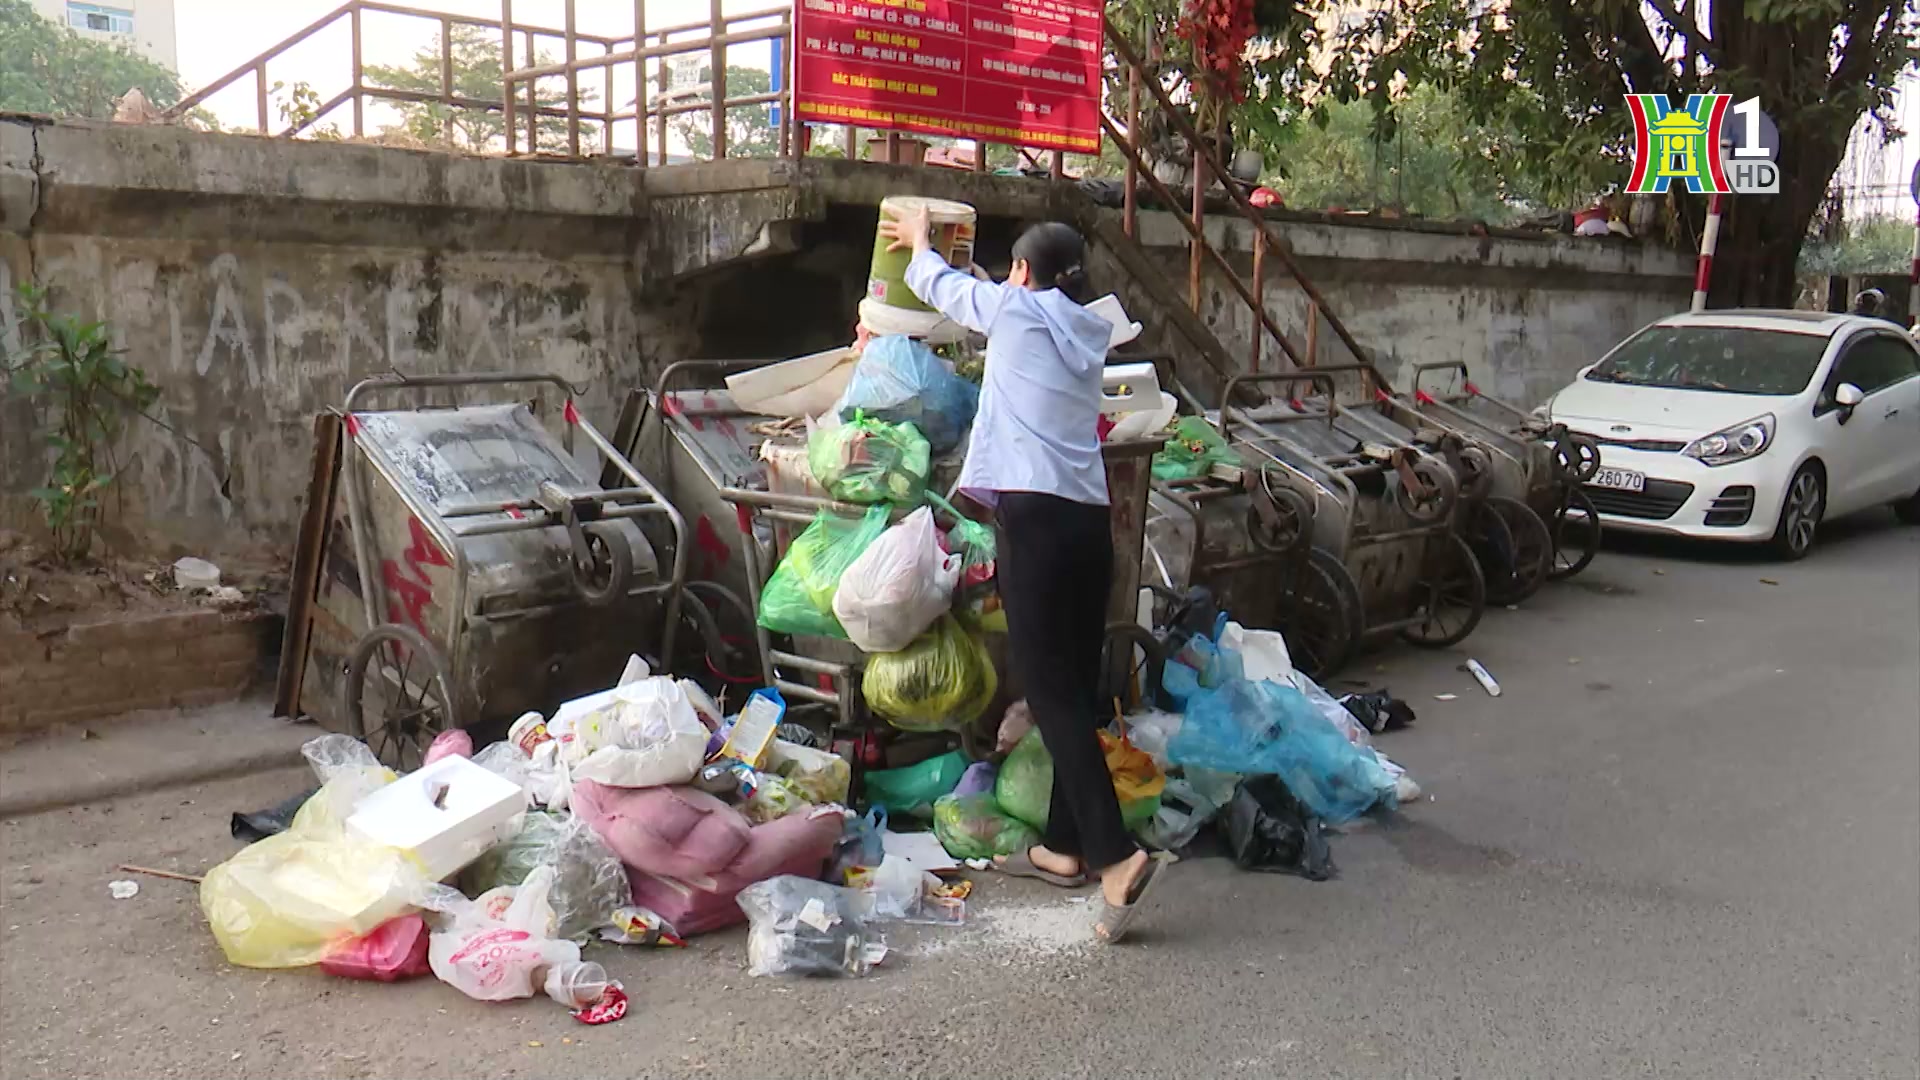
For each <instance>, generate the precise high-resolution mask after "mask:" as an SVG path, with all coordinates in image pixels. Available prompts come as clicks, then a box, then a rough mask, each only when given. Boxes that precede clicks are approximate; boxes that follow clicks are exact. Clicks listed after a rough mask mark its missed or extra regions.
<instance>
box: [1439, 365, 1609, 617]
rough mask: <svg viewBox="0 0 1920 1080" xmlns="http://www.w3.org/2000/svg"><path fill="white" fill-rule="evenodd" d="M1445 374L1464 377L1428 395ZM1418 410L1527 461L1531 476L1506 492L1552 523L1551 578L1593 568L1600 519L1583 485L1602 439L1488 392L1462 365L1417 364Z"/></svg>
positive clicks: (1595, 462) (1549, 529)
mask: <svg viewBox="0 0 1920 1080" xmlns="http://www.w3.org/2000/svg"><path fill="white" fill-rule="evenodd" d="M1441 372H1451V373H1454V374H1456V375H1457V376H1458V379H1457V380H1456V381H1455V382H1454V383H1453V384H1452V385H1451V386H1450V387H1448V388H1445V389H1437V390H1430V389H1429V387H1430V386H1433V385H1434V384H1433V383H1431V382H1429V376H1432V375H1435V374H1437V373H1441ZM1423 384H1424V385H1423ZM1412 408H1413V409H1415V410H1416V411H1417V412H1418V413H1419V415H1420V417H1421V418H1422V419H1424V420H1426V421H1427V422H1429V423H1432V424H1435V425H1437V426H1440V427H1444V428H1447V429H1449V430H1452V431H1455V432H1459V433H1461V434H1468V433H1471V434H1472V435H1473V436H1474V437H1477V438H1481V439H1485V440H1487V441H1488V442H1491V443H1494V444H1496V445H1502V446H1505V447H1507V448H1508V450H1509V452H1510V453H1511V454H1513V455H1514V456H1515V457H1517V458H1518V459H1519V460H1520V461H1522V462H1523V463H1524V467H1525V473H1526V477H1525V480H1524V482H1523V483H1521V484H1519V485H1508V486H1507V487H1506V488H1505V489H1504V490H1502V492H1501V493H1502V494H1504V495H1508V496H1511V497H1513V498H1517V499H1521V500H1523V501H1525V502H1526V503H1527V505H1528V506H1530V507H1531V508H1532V509H1533V511H1534V513H1535V514H1537V515H1539V517H1540V518H1541V519H1542V520H1543V521H1544V522H1545V523H1546V526H1547V532H1548V534H1549V536H1550V537H1551V543H1552V559H1551V565H1550V566H1549V568H1548V570H1547V577H1548V578H1550V579H1553V580H1559V579H1562V578H1568V577H1572V576H1573V575H1575V574H1577V573H1579V572H1580V571H1582V570H1584V569H1586V568H1587V564H1588V563H1590V562H1592V561H1593V557H1594V554H1595V553H1596V552H1598V551H1599V549H1600V515H1599V512H1598V511H1596V510H1595V509H1594V506H1593V502H1592V500H1590V499H1589V498H1587V495H1586V493H1585V492H1584V491H1582V490H1581V489H1580V485H1581V484H1583V483H1585V482H1586V481H1588V480H1590V479H1592V478H1593V474H1594V472H1595V471H1596V470H1598V469H1599V468H1600V444H1599V443H1598V442H1596V441H1594V439H1593V438H1591V437H1590V436H1587V435H1582V434H1580V433H1578V432H1573V431H1568V430H1567V426H1566V425H1565V424H1556V423H1551V422H1549V421H1546V420H1542V419H1539V418H1537V417H1534V416H1532V415H1530V414H1528V413H1527V412H1525V411H1524V410H1522V409H1520V408H1519V407H1518V406H1516V405H1512V404H1509V403H1508V402H1505V401H1501V400H1500V399H1499V398H1496V397H1493V396H1491V395H1489V394H1487V393H1485V392H1484V391H1482V390H1481V389H1480V387H1479V386H1478V385H1476V384H1475V383H1474V381H1473V375H1472V373H1471V372H1469V371H1468V370H1467V365H1466V364H1464V363H1461V362H1459V361H1440V362H1436V363H1428V364H1415V365H1414V367H1413V405H1412ZM1516 488H1517V490H1516Z"/></svg>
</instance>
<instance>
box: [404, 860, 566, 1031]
mask: <svg viewBox="0 0 1920 1080" xmlns="http://www.w3.org/2000/svg"><path fill="white" fill-rule="evenodd" d="M552 888H553V868H552V867H549V866H542V867H539V868H537V869H535V870H534V871H533V873H531V874H528V875H527V879H526V880H525V881H523V882H521V883H520V884H519V885H518V886H511V885H508V886H502V887H500V888H498V889H491V890H488V891H487V892H484V893H481V894H480V895H479V896H478V897H476V898H474V899H473V900H466V899H465V898H462V897H460V896H459V894H458V893H455V892H453V890H451V889H442V890H438V893H437V896H436V898H435V899H434V900H432V901H429V904H430V906H433V907H435V908H436V909H437V910H439V911H440V913H441V915H440V918H439V920H438V922H439V923H440V924H441V925H437V926H435V927H434V930H433V933H432V935H431V936H430V937H429V938H428V939H427V964H428V966H430V967H432V968H433V973H434V975H435V976H437V977H438V978H439V979H440V981H441V982H444V983H446V984H447V985H449V986H452V987H453V988H454V989H456V990H458V991H460V992H461V993H463V994H465V995H467V996H468V997H470V998H474V999H475V1000H478V1001H508V1000H511V999H513V998H523V997H532V996H533V995H534V994H536V993H539V992H540V989H541V980H542V979H543V978H544V975H545V971H546V969H547V968H549V967H552V966H553V965H555V964H564V963H577V962H579V960H580V946H578V945H575V944H574V943H573V942H571V941H557V940H555V939H554V937H553V932H554V917H553V906H552V904H550V903H549V902H548V899H547V894H548V892H549V891H550V890H551V889H552ZM449 893H451V894H452V895H451V896H449V895H447V894H449Z"/></svg>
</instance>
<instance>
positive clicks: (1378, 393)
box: [1373, 386, 1393, 401]
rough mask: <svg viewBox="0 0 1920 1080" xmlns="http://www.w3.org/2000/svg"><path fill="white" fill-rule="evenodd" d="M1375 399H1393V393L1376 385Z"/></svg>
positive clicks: (1374, 389)
mask: <svg viewBox="0 0 1920 1080" xmlns="http://www.w3.org/2000/svg"><path fill="white" fill-rule="evenodd" d="M1373 399H1374V400H1375V401H1392V400H1393V395H1392V394H1389V393H1387V392H1386V391H1385V390H1382V389H1380V388H1379V387H1377V386H1376V387H1374V388H1373Z"/></svg>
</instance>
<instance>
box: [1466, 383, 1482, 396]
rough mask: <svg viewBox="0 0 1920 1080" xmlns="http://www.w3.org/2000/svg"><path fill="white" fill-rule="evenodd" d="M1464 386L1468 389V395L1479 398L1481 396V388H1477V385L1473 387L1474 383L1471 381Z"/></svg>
mask: <svg viewBox="0 0 1920 1080" xmlns="http://www.w3.org/2000/svg"><path fill="white" fill-rule="evenodd" d="M1463 385H1465V386H1466V388H1467V393H1469V394H1472V395H1473V396H1474V397H1479V396H1480V388H1479V387H1477V386H1475V385H1473V383H1472V382H1471V381H1469V382H1467V383H1465V384H1463Z"/></svg>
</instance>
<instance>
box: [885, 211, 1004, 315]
mask: <svg viewBox="0 0 1920 1080" xmlns="http://www.w3.org/2000/svg"><path fill="white" fill-rule="evenodd" d="M921 206H924V207H926V208H927V216H928V218H929V219H930V220H931V221H932V222H933V248H934V250H935V251H938V252H939V253H940V257H941V258H943V259H945V260H947V265H949V266H952V267H953V268H954V269H956V270H965V269H966V268H967V267H968V266H969V265H971V264H972V262H973V233H974V222H975V220H976V217H977V215H976V214H975V213H974V209H973V207H971V206H968V205H967V204H966V203H963V202H952V201H950V200H947V199H926V198H921V197H920V196H918V195H892V196H889V197H887V198H886V199H883V200H881V203H880V214H881V217H882V218H883V219H885V218H889V217H893V216H895V215H896V214H898V213H900V212H902V211H906V210H912V209H915V208H916V207H921ZM889 210H891V211H894V212H895V213H894V214H889V213H888V211H889ZM890 243H892V241H890V240H888V239H887V238H886V237H884V236H880V235H878V234H876V235H875V236H874V239H873V265H872V267H871V269H869V270H868V272H867V297H868V298H869V299H871V300H874V301H877V302H878V303H882V304H885V305H886V306H888V307H892V308H899V309H900V310H902V311H932V310H933V309H932V308H930V307H928V306H927V305H925V304H923V303H921V302H920V298H919V297H917V296H915V295H913V290H912V289H909V288H907V264H908V263H909V262H912V261H913V249H911V248H901V249H900V250H899V251H888V250H887V245H888V244H890Z"/></svg>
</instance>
